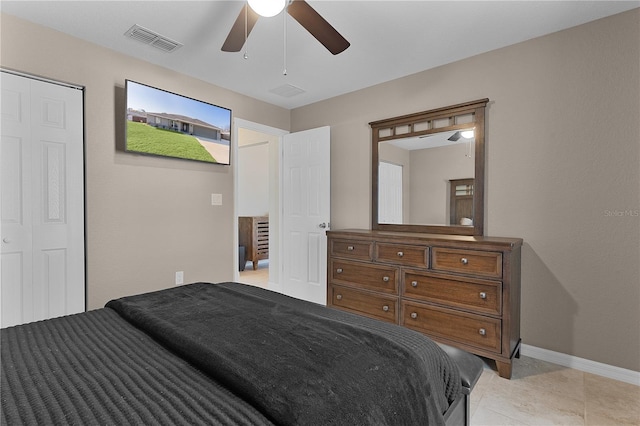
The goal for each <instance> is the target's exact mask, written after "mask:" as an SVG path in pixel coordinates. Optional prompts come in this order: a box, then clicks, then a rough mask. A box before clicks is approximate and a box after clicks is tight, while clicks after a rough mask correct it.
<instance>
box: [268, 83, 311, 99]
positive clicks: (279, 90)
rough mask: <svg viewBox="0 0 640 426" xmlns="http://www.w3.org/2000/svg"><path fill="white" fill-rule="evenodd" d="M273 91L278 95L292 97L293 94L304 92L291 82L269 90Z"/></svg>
mask: <svg viewBox="0 0 640 426" xmlns="http://www.w3.org/2000/svg"><path fill="white" fill-rule="evenodd" d="M269 91H270V92H271V93H275V94H276V95H280V96H282V97H285V98H291V97H293V96H296V95H299V94H301V93H304V90H302V89H301V88H299V87H296V86H292V85H291V84H284V85H282V86H280V87H276V88H275V89H271V90H269Z"/></svg>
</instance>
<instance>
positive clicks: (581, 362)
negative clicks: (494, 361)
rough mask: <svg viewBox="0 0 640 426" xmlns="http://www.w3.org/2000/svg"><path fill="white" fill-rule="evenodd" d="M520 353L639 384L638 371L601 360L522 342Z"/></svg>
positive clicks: (639, 374) (639, 373) (639, 375)
mask: <svg viewBox="0 0 640 426" xmlns="http://www.w3.org/2000/svg"><path fill="white" fill-rule="evenodd" d="M521 352H522V355H526V356H529V357H531V358H536V359H540V360H542V361H547V362H552V363H554V364H558V365H562V366H564V367H569V368H575V369H576V370H580V371H584V372H586V373H591V374H596V375H598V376H603V377H608V378H610V379H614V380H619V381H621V382H625V383H630V384H632V385H636V386H640V371H633V370H627V369H626V368H620V367H615V366H613V365H608V364H603V363H601V362H596V361H591V360H588V359H584V358H578V357H577V356H573V355H567V354H563V353H560V352H554V351H550V350H548V349H542V348H537V347H535V346H530V345H525V344H522V346H521Z"/></svg>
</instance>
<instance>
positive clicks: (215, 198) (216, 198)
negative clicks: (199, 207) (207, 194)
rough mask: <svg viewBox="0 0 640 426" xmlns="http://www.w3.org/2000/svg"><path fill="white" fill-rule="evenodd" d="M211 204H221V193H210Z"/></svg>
mask: <svg viewBox="0 0 640 426" xmlns="http://www.w3.org/2000/svg"><path fill="white" fill-rule="evenodd" d="M211 205H212V206H221V205H222V194H211Z"/></svg>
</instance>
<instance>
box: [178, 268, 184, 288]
mask: <svg viewBox="0 0 640 426" xmlns="http://www.w3.org/2000/svg"><path fill="white" fill-rule="evenodd" d="M181 284H184V271H178V272H176V285H181Z"/></svg>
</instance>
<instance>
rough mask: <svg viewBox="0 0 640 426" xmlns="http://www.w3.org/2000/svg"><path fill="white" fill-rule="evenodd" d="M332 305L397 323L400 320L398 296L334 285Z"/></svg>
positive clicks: (331, 293)
mask: <svg viewBox="0 0 640 426" xmlns="http://www.w3.org/2000/svg"><path fill="white" fill-rule="evenodd" d="M330 297H331V300H330V305H333V306H336V307H339V308H341V309H343V310H345V311H350V312H354V313H357V314H361V315H366V316H368V317H372V318H376V319H380V320H383V321H387V322H392V323H396V322H397V320H398V298H397V297H392V296H383V295H379V294H375V293H369V292H366V291H361V290H357V289H354V288H349V287H342V286H337V285H332V286H331V287H330Z"/></svg>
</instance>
